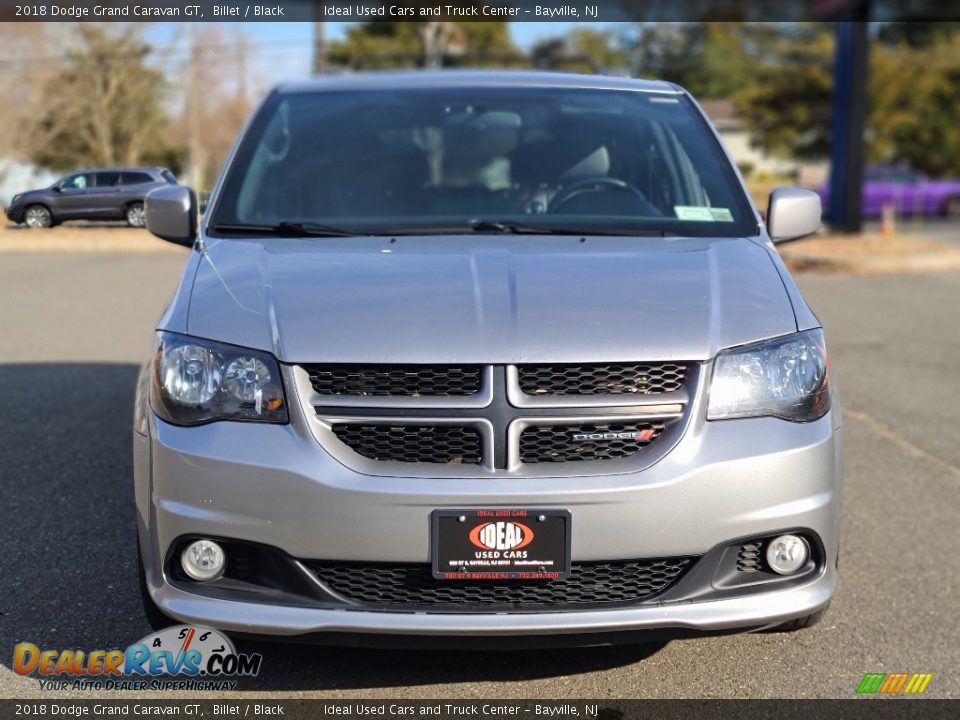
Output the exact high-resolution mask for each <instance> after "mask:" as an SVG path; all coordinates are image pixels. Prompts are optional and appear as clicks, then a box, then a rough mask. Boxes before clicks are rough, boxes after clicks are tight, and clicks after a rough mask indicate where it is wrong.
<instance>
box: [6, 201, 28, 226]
mask: <svg viewBox="0 0 960 720" xmlns="http://www.w3.org/2000/svg"><path fill="white" fill-rule="evenodd" d="M4 212H5V214H6V216H7V220H9V221H10V222H13V223H17V224H18V225H19V224H20V223H22V222H23V218H24V215H25V214H26V209H25V208H24V206H23V205H20V204H17V205H11V206H10V207H8V208H7V209H6V210H5V211H4Z"/></svg>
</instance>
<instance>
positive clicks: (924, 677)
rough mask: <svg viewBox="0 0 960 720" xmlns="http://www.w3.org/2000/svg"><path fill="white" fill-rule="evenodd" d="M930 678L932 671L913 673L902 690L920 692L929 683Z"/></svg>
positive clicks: (931, 677)
mask: <svg viewBox="0 0 960 720" xmlns="http://www.w3.org/2000/svg"><path fill="white" fill-rule="evenodd" d="M931 679H933V673H914V674H913V675H912V676H911V678H910V682H908V683H907V687H905V688H904V689H903V691H904V692H905V693H914V694H919V693H922V692H923V691H924V690H926V689H927V685H929V684H930V680H931Z"/></svg>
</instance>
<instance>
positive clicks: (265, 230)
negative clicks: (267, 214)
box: [210, 222, 362, 237]
mask: <svg viewBox="0 0 960 720" xmlns="http://www.w3.org/2000/svg"><path fill="white" fill-rule="evenodd" d="M210 229H211V230H213V231H214V232H227V233H255V234H257V235H276V236H277V237H357V236H358V235H361V234H362V233H357V232H350V231H349V230H343V229H341V228H337V227H332V226H330V225H321V224H319V223H310V222H280V223H277V224H275V225H243V224H229V223H228V224H223V225H213V226H211V228H210Z"/></svg>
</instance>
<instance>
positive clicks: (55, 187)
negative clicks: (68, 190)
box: [53, 185, 63, 192]
mask: <svg viewBox="0 0 960 720" xmlns="http://www.w3.org/2000/svg"><path fill="white" fill-rule="evenodd" d="M53 191H54V192H63V188H62V187H60V186H59V185H54V186H53Z"/></svg>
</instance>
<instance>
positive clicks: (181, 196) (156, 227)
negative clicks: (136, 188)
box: [144, 185, 197, 247]
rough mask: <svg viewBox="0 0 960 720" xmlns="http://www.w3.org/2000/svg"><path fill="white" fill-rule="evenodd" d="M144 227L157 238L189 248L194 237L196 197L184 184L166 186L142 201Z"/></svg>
mask: <svg viewBox="0 0 960 720" xmlns="http://www.w3.org/2000/svg"><path fill="white" fill-rule="evenodd" d="M144 210H145V214H146V222H147V230H149V231H150V232H152V233H153V234H154V235H156V236H157V237H158V238H160V239H161V240H166V241H167V242H172V243H174V244H176V245H184V246H186V247H192V246H193V243H194V241H196V239H197V196H196V194H195V193H194V192H193V190H191V189H190V188H188V187H186V186H184V185H166V186H164V187H159V188H157V189H156V190H151V191H150V192H149V193H147V197H146V199H145V200H144Z"/></svg>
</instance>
